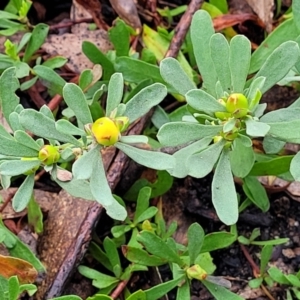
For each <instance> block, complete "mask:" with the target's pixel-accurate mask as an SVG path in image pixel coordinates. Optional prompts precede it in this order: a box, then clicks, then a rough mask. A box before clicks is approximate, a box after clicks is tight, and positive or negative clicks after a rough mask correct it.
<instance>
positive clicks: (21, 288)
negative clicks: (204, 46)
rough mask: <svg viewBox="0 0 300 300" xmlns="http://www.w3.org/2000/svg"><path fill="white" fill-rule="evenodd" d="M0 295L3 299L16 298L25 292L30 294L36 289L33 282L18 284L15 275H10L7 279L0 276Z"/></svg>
mask: <svg viewBox="0 0 300 300" xmlns="http://www.w3.org/2000/svg"><path fill="white" fill-rule="evenodd" d="M0 283H1V289H0V297H1V299H3V300H18V299H19V297H20V296H21V295H22V294H23V293H24V292H26V293H27V294H28V295H29V296H32V295H33V294H35V292H36V291H37V287H36V286H35V285H34V284H20V282H19V280H18V277H17V276H12V277H10V278H9V279H8V280H7V279H5V278H3V277H1V276H0Z"/></svg>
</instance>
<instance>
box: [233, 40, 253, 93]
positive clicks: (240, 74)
mask: <svg viewBox="0 0 300 300" xmlns="http://www.w3.org/2000/svg"><path fill="white" fill-rule="evenodd" d="M250 59H251V44H250V41H249V40H248V39H247V38H246V37H245V36H243V35H236V36H234V37H233V38H232V39H231V41H230V58H229V65H230V73H231V82H232V91H233V92H235V93H243V90H244V86H245V83H246V80H247V75H248V71H249V67H250Z"/></svg>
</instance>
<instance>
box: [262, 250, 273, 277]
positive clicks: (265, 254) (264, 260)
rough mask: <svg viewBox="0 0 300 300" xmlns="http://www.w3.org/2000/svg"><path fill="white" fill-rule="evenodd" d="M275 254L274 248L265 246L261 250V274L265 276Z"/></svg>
mask: <svg viewBox="0 0 300 300" xmlns="http://www.w3.org/2000/svg"><path fill="white" fill-rule="evenodd" d="M272 252H273V246H271V245H265V246H264V247H263V248H262V250H261V258H260V274H261V275H263V274H265V272H266V267H267V265H268V262H269V260H270V259H271V256H272Z"/></svg>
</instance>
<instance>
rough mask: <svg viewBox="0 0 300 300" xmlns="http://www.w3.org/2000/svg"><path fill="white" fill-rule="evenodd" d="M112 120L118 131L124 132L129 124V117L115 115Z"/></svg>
mask: <svg viewBox="0 0 300 300" xmlns="http://www.w3.org/2000/svg"><path fill="white" fill-rule="evenodd" d="M114 122H115V124H116V126H117V127H118V129H119V131H120V132H124V131H125V130H126V129H127V128H128V126H129V118H128V117H117V118H115V119H114Z"/></svg>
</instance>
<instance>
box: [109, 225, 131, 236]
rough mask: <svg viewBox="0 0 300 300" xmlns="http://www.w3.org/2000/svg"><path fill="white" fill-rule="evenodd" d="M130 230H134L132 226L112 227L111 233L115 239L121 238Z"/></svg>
mask: <svg viewBox="0 0 300 300" xmlns="http://www.w3.org/2000/svg"><path fill="white" fill-rule="evenodd" d="M130 230H132V227H131V226H130V225H116V226H114V227H112V229H111V233H112V235H113V237H115V238H119V237H121V236H122V235H124V234H125V233H126V232H128V231H130Z"/></svg>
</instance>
